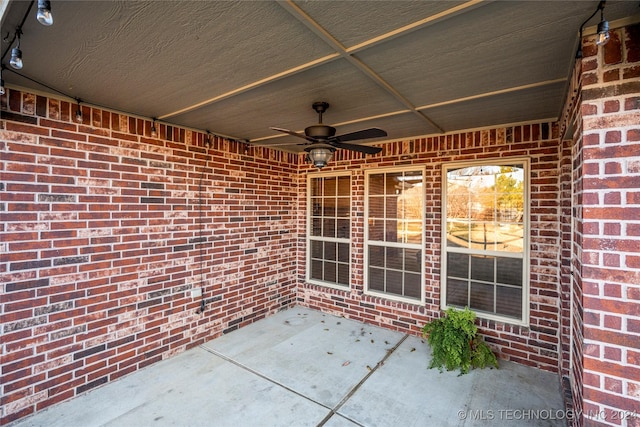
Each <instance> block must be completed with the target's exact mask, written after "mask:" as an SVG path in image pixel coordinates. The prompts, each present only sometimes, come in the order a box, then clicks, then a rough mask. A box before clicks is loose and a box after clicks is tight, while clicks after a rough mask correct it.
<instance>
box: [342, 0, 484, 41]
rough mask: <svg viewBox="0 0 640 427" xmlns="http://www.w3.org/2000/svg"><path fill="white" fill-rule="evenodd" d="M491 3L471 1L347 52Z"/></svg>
mask: <svg viewBox="0 0 640 427" xmlns="http://www.w3.org/2000/svg"><path fill="white" fill-rule="evenodd" d="M487 3H489V2H487V1H484V0H471V1H468V2H466V3H463V4H460V5H458V6H455V7H452V8H451V9H447V10H444V11H442V12H439V13H436V14H435V15H431V16H428V17H426V18H424V19H421V20H419V21H416V22H412V23H411V24H407V25H405V26H403V27H400V28H397V29H395V30H392V31H389V32H387V33H384V34H381V35H379V36H376V37H374V38H372V39H369V40H365V41H363V42H361V43H358V44H356V45H354V46H351V47H349V48H346V49H345V50H346V52H347V53H350V54H354V53H356V52H358V51H361V50H364V49H366V48H370V47H373V46H376V45H378V44H380V43H384V42H387V41H389V40H391V39H394V38H396V37H399V36H403V35H406V34H408V33H410V32H412V31H416V30H419V29H421V28H423V27H426V26H428V25H432V24H435V23H436V22H440V21H444V20H446V19H449V18H452V17H453V16H455V15H457V14H459V13H462V12H466V11H468V10H471V9H473V8H475V7H477V6H480V5H482V4H487Z"/></svg>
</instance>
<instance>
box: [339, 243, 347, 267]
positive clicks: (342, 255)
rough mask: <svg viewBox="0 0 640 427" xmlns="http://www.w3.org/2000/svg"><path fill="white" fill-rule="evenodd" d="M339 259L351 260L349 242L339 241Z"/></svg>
mask: <svg viewBox="0 0 640 427" xmlns="http://www.w3.org/2000/svg"><path fill="white" fill-rule="evenodd" d="M338 261H340V262H346V263H348V262H349V244H348V243H338Z"/></svg>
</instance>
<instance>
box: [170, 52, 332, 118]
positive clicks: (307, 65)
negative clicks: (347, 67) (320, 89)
mask: <svg viewBox="0 0 640 427" xmlns="http://www.w3.org/2000/svg"><path fill="white" fill-rule="evenodd" d="M339 57H340V54H338V53H333V54H330V55H326V56H323V57H322V58H318V59H316V60H313V61H311V62H307V63H305V64H302V65H298V66H297V67H293V68H290V69H288V70H285V71H282V72H280V73H277V74H273V75H271V76H269V77H265V78H263V79H260V80H258V81H255V82H253V83H249V84H248V85H245V86H242V87H239V88H237V89H234V90H231V91H229V92H226V93H223V94H221V95H218V96H214V97H213V98H209V99H206V100H204V101H202V102H198V103H197V104H193V105H191V106H189V107H185V108H182V109H180V110H178V111H174V112H172V113H168V114H165V115H162V116H158V118H159V119H166V118H168V117H172V116H177V115H178V114H183V113H187V112H189V111H193V110H197V109H198V108H200V107H204V106H206V105H209V104H213V103H214V102H218V101H222V100H225V99H227V98H231V97H232V96H235V95H239V94H241V93H244V92H247V91H249V90H252V89H257V88H259V87H261V86H264V85H266V84H268V83H272V82H274V81H276V80H280V79H283V78H285V77H289V76H292V75H294V74H297V73H300V72H302V71H306V70H308V69H310V68H313V67H317V66H318V65H321V64H325V63H327V62H331V61H333V60H334V59H337V58H339Z"/></svg>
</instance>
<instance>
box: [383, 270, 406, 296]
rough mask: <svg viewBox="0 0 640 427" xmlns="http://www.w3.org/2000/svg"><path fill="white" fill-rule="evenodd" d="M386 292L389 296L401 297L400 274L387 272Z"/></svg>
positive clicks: (391, 271) (398, 272) (392, 271)
mask: <svg viewBox="0 0 640 427" xmlns="http://www.w3.org/2000/svg"><path fill="white" fill-rule="evenodd" d="M386 291H387V292H389V293H391V294H396V295H402V272H400V271H394V270H387V283H386Z"/></svg>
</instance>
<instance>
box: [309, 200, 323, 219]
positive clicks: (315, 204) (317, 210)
mask: <svg viewBox="0 0 640 427" xmlns="http://www.w3.org/2000/svg"><path fill="white" fill-rule="evenodd" d="M311 212H312V213H313V216H319V215H322V199H320V198H318V197H314V198H313V199H311Z"/></svg>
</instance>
